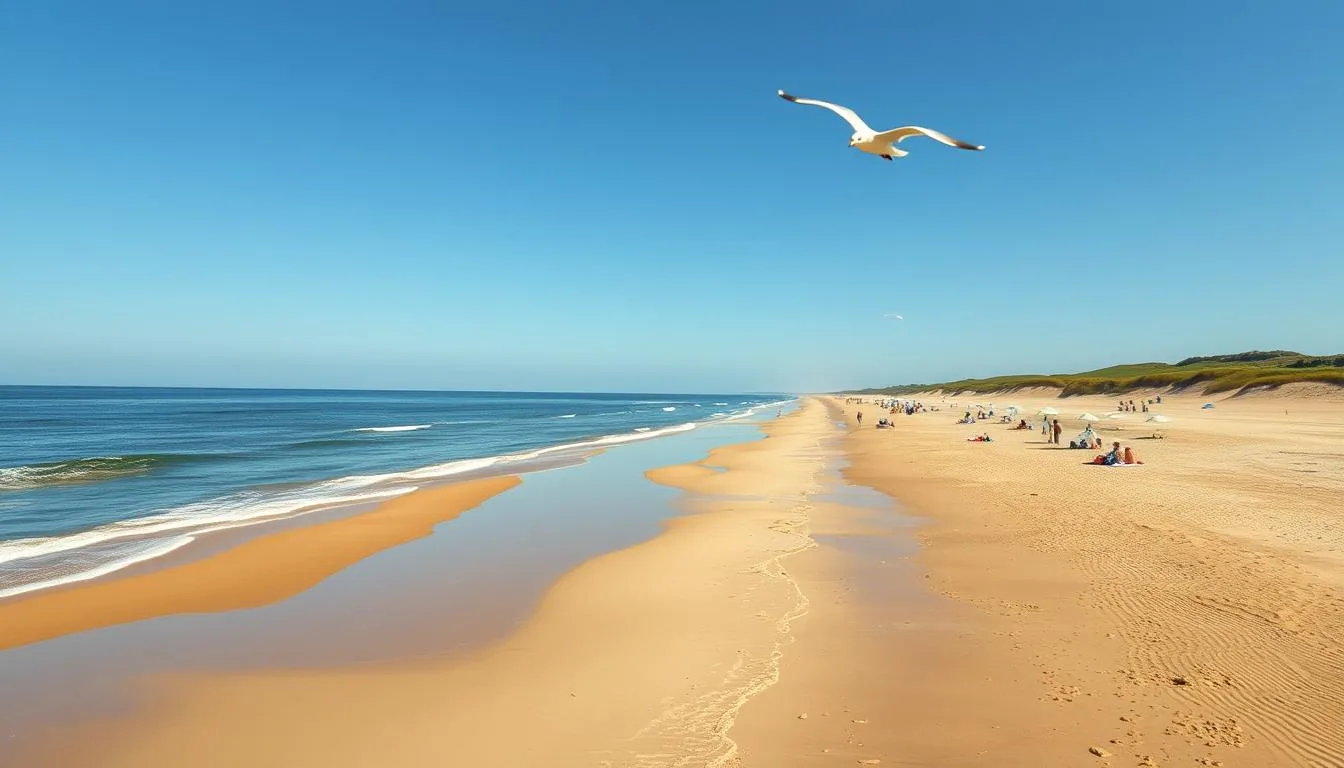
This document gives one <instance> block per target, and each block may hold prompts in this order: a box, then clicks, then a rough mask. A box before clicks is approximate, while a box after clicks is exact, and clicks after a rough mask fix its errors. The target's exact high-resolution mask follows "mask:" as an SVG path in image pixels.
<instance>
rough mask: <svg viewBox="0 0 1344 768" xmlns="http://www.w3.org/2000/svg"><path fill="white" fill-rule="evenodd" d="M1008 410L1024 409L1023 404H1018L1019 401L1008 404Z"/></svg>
mask: <svg viewBox="0 0 1344 768" xmlns="http://www.w3.org/2000/svg"><path fill="white" fill-rule="evenodd" d="M1008 410H1010V411H1020V410H1022V406H1020V405H1018V404H1017V403H1013V404H1012V405H1010V406H1008Z"/></svg>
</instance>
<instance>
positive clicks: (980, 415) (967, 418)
mask: <svg viewBox="0 0 1344 768" xmlns="http://www.w3.org/2000/svg"><path fill="white" fill-rule="evenodd" d="M992 418H994V411H992V410H991V411H989V412H988V413H986V412H985V411H983V410H981V411H977V412H976V414H975V415H974V416H972V415H971V412H970V411H967V412H966V414H965V415H964V416H962V417H961V420H960V421H958V422H957V423H958V424H974V423H975V422H977V421H984V420H986V419H992ZM1000 423H1002V424H1011V423H1012V419H1010V418H1008V417H1007V416H1004V417H1003V421H1002V422H1000Z"/></svg>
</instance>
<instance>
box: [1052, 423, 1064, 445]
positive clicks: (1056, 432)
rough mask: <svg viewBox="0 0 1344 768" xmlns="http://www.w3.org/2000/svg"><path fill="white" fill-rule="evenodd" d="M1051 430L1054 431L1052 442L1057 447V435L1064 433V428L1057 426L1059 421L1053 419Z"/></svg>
mask: <svg viewBox="0 0 1344 768" xmlns="http://www.w3.org/2000/svg"><path fill="white" fill-rule="evenodd" d="M1053 429H1054V431H1055V439H1054V440H1053V441H1052V442H1054V444H1055V445H1059V433H1060V432H1063V431H1064V428H1063V427H1061V426H1060V425H1059V419H1055V425H1054V427H1053Z"/></svg>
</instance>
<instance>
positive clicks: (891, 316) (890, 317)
mask: <svg viewBox="0 0 1344 768" xmlns="http://www.w3.org/2000/svg"><path fill="white" fill-rule="evenodd" d="M882 317H884V318H886V319H887V320H904V319H905V318H904V317H903V316H901V315H898V314H895V313H894V312H891V313H887V314H885V315H883V316H882Z"/></svg>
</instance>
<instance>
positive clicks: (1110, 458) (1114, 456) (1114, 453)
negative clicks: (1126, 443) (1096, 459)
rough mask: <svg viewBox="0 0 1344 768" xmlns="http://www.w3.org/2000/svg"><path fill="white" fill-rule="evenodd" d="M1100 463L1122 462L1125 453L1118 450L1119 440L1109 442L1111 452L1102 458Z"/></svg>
mask: <svg viewBox="0 0 1344 768" xmlns="http://www.w3.org/2000/svg"><path fill="white" fill-rule="evenodd" d="M1101 463H1102V464H1124V463H1125V455H1124V454H1123V453H1121V452H1120V441H1119V440H1117V441H1115V442H1114V443H1111V452H1110V453H1108V454H1106V456H1105V457H1103V458H1102V461H1101Z"/></svg>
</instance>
